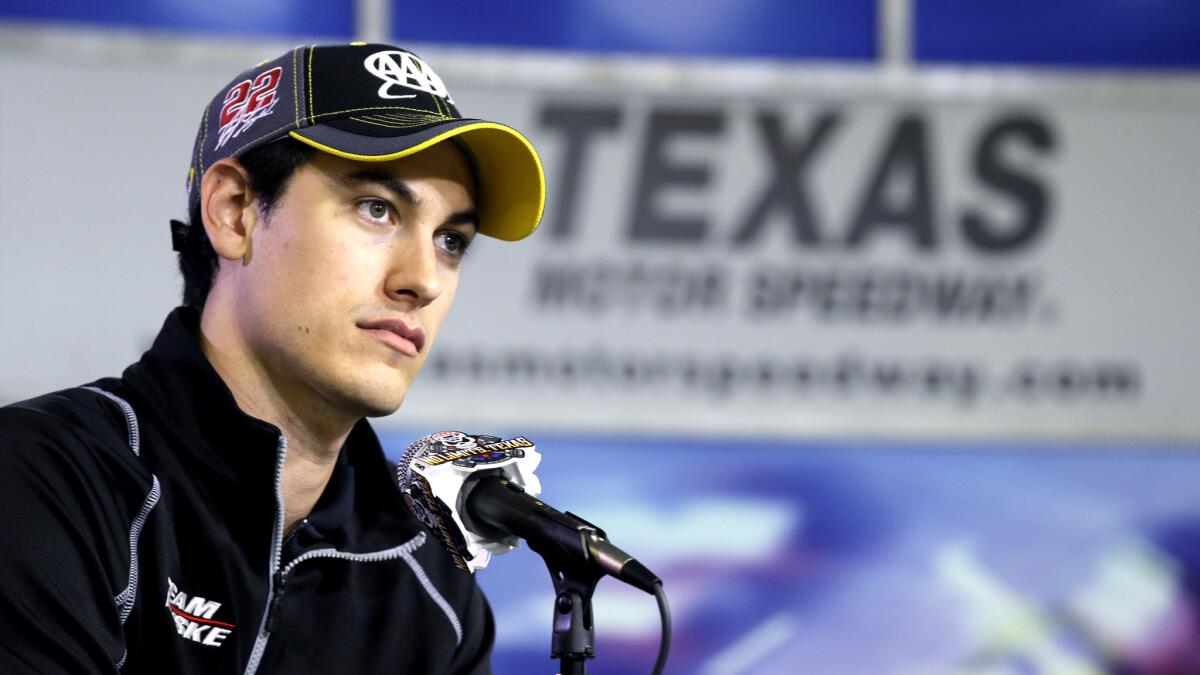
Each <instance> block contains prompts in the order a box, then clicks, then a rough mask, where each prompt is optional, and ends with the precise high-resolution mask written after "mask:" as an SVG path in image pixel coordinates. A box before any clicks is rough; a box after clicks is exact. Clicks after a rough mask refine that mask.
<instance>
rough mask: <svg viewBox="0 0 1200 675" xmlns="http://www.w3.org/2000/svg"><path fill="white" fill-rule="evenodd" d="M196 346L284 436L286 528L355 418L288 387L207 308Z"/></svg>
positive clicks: (324, 478) (300, 513) (309, 499)
mask: <svg viewBox="0 0 1200 675" xmlns="http://www.w3.org/2000/svg"><path fill="white" fill-rule="evenodd" d="M199 338H200V348H201V350H202V351H203V352H204V355H205V356H206V357H208V361H209V363H211V364H212V366H213V369H214V370H216V371H217V374H218V375H220V376H221V379H222V380H224V381H225V385H226V386H228V387H229V390H230V392H232V393H233V397H234V400H235V401H237V404H238V407H239V408H241V409H242V411H243V412H245V413H246V414H247V415H250V416H252V417H255V418H258V419H260V420H263V421H264V422H269V423H271V424H273V425H275V426H277V427H279V430H280V431H281V432H283V435H284V436H285V437H286V438H287V443H288V449H287V457H286V460H285V461H284V465H283V473H282V475H281V478H280V485H279V491H280V495H281V497H282V498H283V506H284V531H285V532H286V531H288V530H290V529H291V528H292V527H294V526H295V525H296V523H298V522H300V521H301V520H303V519H304V518H306V517H307V516H308V514H309V513H310V512H311V511H312V509H313V506H315V505H316V503H317V499H319V498H320V496H321V493H322V492H324V490H325V486H326V485H327V484H328V483H329V478H330V476H332V475H333V469H334V466H335V465H336V464H337V458H338V454H339V453H340V452H341V448H342V445H343V444H344V443H345V441H346V437H347V436H348V435H349V434H350V430H351V429H352V428H353V426H354V423H355V422H356V421H357V420H354V419H351V418H350V417H349V416H342V415H336V414H332V413H331V411H330V410H329V406H328V404H325V403H324V402H323V401H322V400H320V399H319V397H317V396H316V395H315V394H311V393H310V394H309V395H305V394H304V393H302V392H297V391H295V389H298V388H292V389H293V391H287V389H288V387H286V386H285V385H282V384H281V383H279V382H278V381H277V380H276V379H275V378H273V377H272V376H271V374H270V373H269V372H268V371H267V370H266V369H265V368H264V367H263V366H262V364H259V363H257V362H256V361H255V360H254V359H253V358H252V357H251V355H250V352H249V350H248V349H247V348H246V346H245V345H244V344H242V343H241V342H240V341H239V340H238V338H237V335H236V333H235V332H233V331H231V330H229V327H228V326H222V325H221V324H220V322H219V321H218V320H216V319H213V318H212V317H211V315H210V314H209V313H207V312H206V313H204V315H203V316H202V317H201V322H200V336H199Z"/></svg>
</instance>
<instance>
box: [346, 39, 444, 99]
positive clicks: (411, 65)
mask: <svg viewBox="0 0 1200 675" xmlns="http://www.w3.org/2000/svg"><path fill="white" fill-rule="evenodd" d="M363 64H364V65H365V66H366V67H367V71H369V72H370V73H371V74H372V75H374V76H375V77H378V78H379V79H381V80H383V84H382V85H380V87H379V97H380V98H414V97H415V96H416V94H404V93H396V92H394V91H393V90H392V88H393V87H406V88H408V89H416V90H417V91H422V92H425V93H426V94H433V95H434V96H441V97H442V98H444V99H446V100H447V101H449V102H450V103H454V99H452V98H450V92H448V91H446V85H445V84H444V83H443V82H442V78H440V77H438V75H437V73H435V72H433V68H430V67H429V65H428V64H426V63H425V62H424V61H422V60H421V59H419V58H417V57H416V56H414V55H412V54H409V53H408V52H402V51H386V52H375V53H374V54H372V55H370V56H368V57H367V58H366V60H365V61H363Z"/></svg>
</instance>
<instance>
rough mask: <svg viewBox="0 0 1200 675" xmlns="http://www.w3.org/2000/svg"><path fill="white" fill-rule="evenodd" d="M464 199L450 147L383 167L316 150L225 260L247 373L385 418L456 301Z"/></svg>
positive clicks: (467, 176)
mask: <svg viewBox="0 0 1200 675" xmlns="http://www.w3.org/2000/svg"><path fill="white" fill-rule="evenodd" d="M474 194H475V187H474V184H473V181H472V177H471V171H470V168H469V166H468V164H467V161H466V158H465V157H464V155H463V153H462V151H461V150H460V149H459V148H458V147H456V146H455V145H453V144H452V143H448V142H443V143H440V144H437V145H435V146H432V147H430V148H427V149H425V150H423V151H421V152H418V153H416V154H415V155H411V156H409V157H405V158H402V159H398V160H394V161H391V162H370V163H368V162H356V161H352V160H346V159H342V158H338V157H334V156H331V155H327V154H325V153H321V152H317V153H314V154H313V155H312V157H311V160H310V161H309V162H308V163H306V164H305V165H304V166H303V167H301V168H300V169H299V170H297V172H296V173H295V175H294V176H293V177H292V179H291V181H290V182H289V183H288V185H287V190H286V192H284V194H283V195H282V196H281V197H280V199H279V201H278V202H277V204H276V206H275V208H274V209H273V210H272V211H271V214H270V217H269V219H268V220H266V221H263V220H259V222H258V224H257V226H256V227H255V228H254V230H253V233H252V239H251V245H252V247H251V249H250V251H249V252H248V255H247V256H246V258H245V259H244V260H243V261H241V262H240V263H238V262H234V263H233V265H234V266H235V271H234V274H235V275H236V276H237V277H239V279H238V288H239V290H238V299H237V310H236V314H237V317H236V321H237V323H238V325H239V329H240V332H241V334H242V336H243V339H244V340H245V343H246V348H247V349H248V351H249V352H250V356H251V360H252V362H253V363H254V364H255V367H258V368H261V369H262V371H263V374H264V375H266V377H267V378H268V379H269V380H270V381H271V383H272V386H273V387H274V388H275V389H276V390H277V391H279V393H280V394H282V395H283V396H285V397H287V396H290V395H292V394H299V395H300V400H306V401H311V402H313V404H315V405H319V406H325V405H328V406H330V407H331V408H332V409H334V410H337V411H339V412H343V413H348V414H350V415H353V416H363V415H366V416H377V415H385V414H390V413H392V412H394V411H395V410H396V408H398V407H399V406H400V404H401V402H402V401H403V400H404V395H405V394H406V393H407V391H408V387H409V385H410V384H411V383H412V380H413V378H414V377H416V375H417V372H418V371H420V369H421V366H422V364H423V363H424V362H425V358H426V356H427V355H428V354H429V349H430V347H431V346H432V345H433V341H434V338H435V337H437V334H438V330H439V329H440V328H441V325H442V321H443V320H444V319H445V318H446V312H447V311H448V310H449V309H450V304H451V302H453V300H454V295H455V292H456V291H457V289H458V276H459V267H460V265H461V264H462V255H463V251H464V250H465V248H466V244H468V243H470V241H471V239H472V238H473V237H474V236H475V233H476V226H477V223H476V218H475V200H474ZM310 394H315V397H313V396H311V395H310Z"/></svg>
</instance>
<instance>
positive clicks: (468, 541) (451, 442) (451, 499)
mask: <svg viewBox="0 0 1200 675" xmlns="http://www.w3.org/2000/svg"><path fill="white" fill-rule="evenodd" d="M539 462H541V455H540V454H538V452H537V446H535V445H534V443H533V442H532V441H530V440H529V439H527V438H525V437H524V436H517V437H515V438H510V439H508V440H502V439H501V438H500V437H499V436H488V435H482V434H476V435H471V434H466V433H463V432H461V431H440V432H438V433H436V434H430V435H429V436H425V437H423V438H420V439H418V440H417V441H416V442H414V443H413V444H412V445H411V446H409V448H408V450H407V451H406V452H405V453H404V456H403V457H402V458H401V459H400V462H399V463H398V464H397V467H396V477H397V481H398V483H399V486H400V490H401V492H402V493H403V494H404V502H405V504H406V505H407V506H408V510H409V511H411V512H412V514H413V516H414V517H415V518H416V519H417V520H418V521H420V522H421V524H422V525H424V526H425V527H426V528H428V529H429V530H430V531H431V532H433V533H434V534H436V535H437V537H438V539H440V540H441V541H442V544H443V545H444V546H445V547H446V549H447V550H448V551H449V553H450V557H451V559H453V560H454V564H455V565H457V566H458V567H459V568H461V569H463V570H466V571H468V572H471V571H474V570H477V569H482V568H484V567H486V566H487V564H488V562H489V560H490V559H491V555H492V554H493V553H496V554H499V553H505V552H507V551H509V550H511V549H512V548H514V547H515V546H516V545H517V543H518V541H517V540H516V538H515V537H513V538H508V539H506V540H504V541H493V540H489V539H485V538H483V537H481V536H479V535H477V534H475V533H474V532H471V531H470V529H468V528H467V527H465V526H464V524H463V520H462V504H461V503H460V500H461V499H462V498H464V497H465V491H464V490H463V486H464V484H466V483H467V482H468V480H467V479H468V478H471V476H472V474H475V475H476V476H479V475H499V476H502V477H504V478H505V479H507V480H510V481H512V482H513V483H516V484H517V485H520V486H522V487H523V488H525V489H526V490H528V491H529V492H530V494H533V495H537V494H539V493H540V492H541V483H540V482H539V481H538V479H537V476H535V475H534V473H533V471H534V469H536V468H537V465H538V463H539ZM509 539H511V540H509Z"/></svg>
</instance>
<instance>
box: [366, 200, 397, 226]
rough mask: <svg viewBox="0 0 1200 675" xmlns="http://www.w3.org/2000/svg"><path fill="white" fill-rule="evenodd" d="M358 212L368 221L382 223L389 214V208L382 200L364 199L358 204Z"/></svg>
mask: <svg viewBox="0 0 1200 675" xmlns="http://www.w3.org/2000/svg"><path fill="white" fill-rule="evenodd" d="M358 211H359V213H361V214H362V215H363V216H364V217H366V218H367V219H368V220H375V221H383V220H386V219H387V217H388V215H389V214H390V213H391V207H389V206H388V203H387V202H385V201H383V200H382V199H364V200H362V201H361V202H359V203H358Z"/></svg>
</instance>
